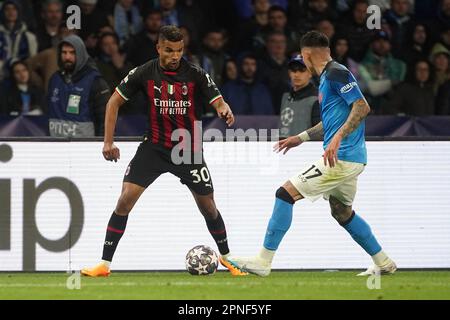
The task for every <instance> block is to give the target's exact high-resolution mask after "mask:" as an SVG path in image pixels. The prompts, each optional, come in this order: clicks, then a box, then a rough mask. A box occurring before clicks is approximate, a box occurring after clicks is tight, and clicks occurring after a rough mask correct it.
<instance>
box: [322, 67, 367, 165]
mask: <svg viewBox="0 0 450 320" xmlns="http://www.w3.org/2000/svg"><path fill="white" fill-rule="evenodd" d="M359 99H365V98H364V96H363V94H362V92H361V90H360V89H359V86H358V84H357V83H356V79H355V77H354V76H353V74H352V73H351V72H350V71H349V70H348V69H347V68H346V67H345V66H343V65H341V64H339V63H337V62H336V61H330V62H329V63H328V64H327V65H326V66H325V69H324V70H323V72H322V74H321V76H320V86H319V102H320V114H321V117H322V123H323V129H324V143H323V148H324V149H326V148H327V146H328V145H329V144H330V142H331V140H332V139H333V136H334V135H335V134H336V132H337V131H338V130H339V129H340V128H341V127H342V126H343V125H344V123H345V122H346V121H347V119H348V116H349V114H350V111H351V109H352V105H353V103H354V102H355V101H356V100H359ZM364 133H365V122H364V121H363V122H362V123H361V124H360V126H359V127H358V128H357V129H356V130H355V131H353V132H352V133H351V134H349V135H348V136H347V137H345V138H344V139H342V142H341V146H340V148H339V151H338V154H337V155H338V159H339V160H344V161H349V162H357V163H363V164H367V150H366V142H365V139H364Z"/></svg>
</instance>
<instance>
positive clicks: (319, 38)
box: [300, 30, 330, 48]
mask: <svg viewBox="0 0 450 320" xmlns="http://www.w3.org/2000/svg"><path fill="white" fill-rule="evenodd" d="M300 47H301V48H305V47H311V48H329V47H330V40H329V39H328V37H327V36H326V35H325V34H323V33H322V32H319V31H315V30H314V31H309V32H307V33H306V34H305V35H304V36H303V37H302V40H301V41H300Z"/></svg>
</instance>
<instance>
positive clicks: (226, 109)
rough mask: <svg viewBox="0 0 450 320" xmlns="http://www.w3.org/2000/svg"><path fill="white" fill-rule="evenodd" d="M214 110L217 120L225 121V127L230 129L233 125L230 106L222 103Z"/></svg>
mask: <svg viewBox="0 0 450 320" xmlns="http://www.w3.org/2000/svg"><path fill="white" fill-rule="evenodd" d="M216 110H217V114H218V116H219V118H220V119H223V120H225V122H226V123H227V125H228V126H229V127H231V126H232V125H233V123H234V115H233V112H232V111H231V109H230V106H229V105H228V104H226V103H222V104H221V105H220V106H218V107H217V109H216Z"/></svg>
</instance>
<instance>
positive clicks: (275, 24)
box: [255, 5, 300, 54]
mask: <svg viewBox="0 0 450 320" xmlns="http://www.w3.org/2000/svg"><path fill="white" fill-rule="evenodd" d="M273 31H277V32H282V33H284V34H285V36H286V39H287V51H288V53H289V54H292V53H294V52H299V51H300V39H299V37H298V36H297V34H296V33H295V32H294V30H291V29H290V27H288V26H287V14H286V11H285V10H284V9H283V7H281V6H278V5H275V6H271V7H270V9H269V24H268V25H267V26H266V27H264V28H263V29H262V37H263V39H262V41H263V43H264V45H265V39H266V38H267V35H268V34H269V33H271V32H273ZM255 49H258V48H255ZM259 49H261V48H259Z"/></svg>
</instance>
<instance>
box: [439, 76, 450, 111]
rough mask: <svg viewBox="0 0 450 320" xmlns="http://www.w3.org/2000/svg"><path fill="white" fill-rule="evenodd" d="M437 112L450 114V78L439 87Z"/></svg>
mask: <svg viewBox="0 0 450 320" xmlns="http://www.w3.org/2000/svg"><path fill="white" fill-rule="evenodd" d="M436 114H438V115H443V116H450V80H448V81H447V82H446V83H444V84H443V85H442V86H441V87H440V88H439V92H438V95H437V98H436Z"/></svg>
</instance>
